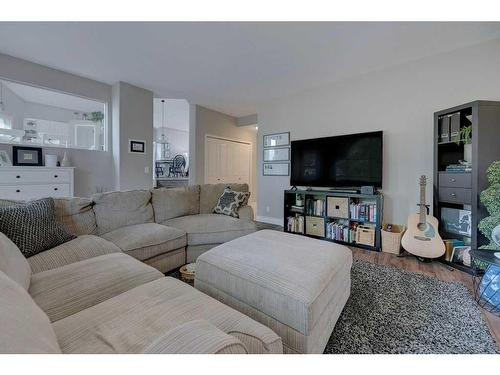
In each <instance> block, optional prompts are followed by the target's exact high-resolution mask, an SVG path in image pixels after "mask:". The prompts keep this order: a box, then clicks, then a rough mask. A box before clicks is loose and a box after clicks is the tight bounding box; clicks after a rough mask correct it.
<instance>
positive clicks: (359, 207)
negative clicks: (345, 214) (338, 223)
mask: <svg viewBox="0 0 500 375" xmlns="http://www.w3.org/2000/svg"><path fill="white" fill-rule="evenodd" d="M349 210H350V215H351V219H352V220H359V221H370V222H372V223H374V222H376V221H377V205H376V204H375V203H351V204H350V205H349Z"/></svg>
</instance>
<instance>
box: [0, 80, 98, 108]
mask: <svg viewBox="0 0 500 375" xmlns="http://www.w3.org/2000/svg"><path fill="white" fill-rule="evenodd" d="M0 82H2V83H3V84H4V85H5V86H6V87H8V88H9V89H10V90H11V91H12V92H14V93H15V94H16V95H17V96H18V97H20V98H21V99H23V100H24V101H25V102H29V103H36V104H43V105H50V106H52V107H58V108H64V109H70V110H72V111H78V112H86V113H88V112H97V111H101V112H102V111H104V104H103V103H101V102H96V101H94V100H89V99H84V98H80V97H78V96H73V95H67V94H63V93H59V92H56V91H51V90H46V89H41V88H38V87H33V86H28V85H22V84H19V83H15V82H10V81H5V80H1V81H0Z"/></svg>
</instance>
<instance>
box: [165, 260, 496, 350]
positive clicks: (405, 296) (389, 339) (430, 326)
mask: <svg viewBox="0 0 500 375" xmlns="http://www.w3.org/2000/svg"><path fill="white" fill-rule="evenodd" d="M168 276H172V277H176V278H180V274H179V272H178V271H176V272H172V273H170V274H168ZM351 280H352V283H351V296H350V298H349V300H348V301H347V303H346V306H345V307H344V310H343V312H342V314H341V315H340V317H339V320H338V321H337V324H336V325H335V328H334V330H333V333H332V335H331V337H330V340H329V341H328V344H327V346H326V348H325V354H391V353H392V354H458V353H463V354H472V353H491V354H493V353H499V350H498V348H497V347H496V345H495V341H494V340H493V338H492V337H491V335H490V332H489V330H488V326H487V325H486V323H485V322H484V320H483V317H482V315H481V311H480V308H479V306H478V305H477V304H476V302H475V301H474V298H473V297H472V295H471V294H470V292H469V291H468V290H467V288H466V287H465V286H464V285H462V284H460V283H456V282H454V283H451V282H445V281H441V280H438V279H436V278H434V277H430V276H426V275H422V274H418V273H414V272H408V271H404V270H401V269H398V268H395V267H390V266H381V265H377V264H373V263H368V262H363V261H360V260H354V264H353V267H352V273H351Z"/></svg>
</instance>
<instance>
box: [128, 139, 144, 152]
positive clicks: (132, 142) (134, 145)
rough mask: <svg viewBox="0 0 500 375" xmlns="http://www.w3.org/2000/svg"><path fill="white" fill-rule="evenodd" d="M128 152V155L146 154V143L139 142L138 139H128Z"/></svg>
mask: <svg viewBox="0 0 500 375" xmlns="http://www.w3.org/2000/svg"><path fill="white" fill-rule="evenodd" d="M128 152H129V154H145V153H146V141H141V140H139V139H129V140H128Z"/></svg>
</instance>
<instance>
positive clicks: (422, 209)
mask: <svg viewBox="0 0 500 375" xmlns="http://www.w3.org/2000/svg"><path fill="white" fill-rule="evenodd" d="M426 217H427V207H425V185H422V184H421V185H420V219H419V221H420V224H425V221H426Z"/></svg>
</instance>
